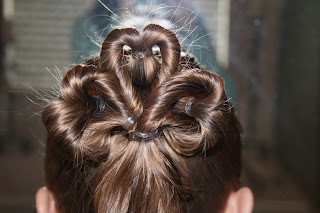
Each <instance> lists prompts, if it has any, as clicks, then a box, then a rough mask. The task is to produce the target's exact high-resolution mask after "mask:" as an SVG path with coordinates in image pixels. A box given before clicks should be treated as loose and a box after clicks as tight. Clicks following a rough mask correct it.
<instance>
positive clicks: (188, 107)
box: [184, 97, 194, 116]
mask: <svg viewBox="0 0 320 213" xmlns="http://www.w3.org/2000/svg"><path fill="white" fill-rule="evenodd" d="M193 101H194V97H191V98H189V99H188V101H187V102H186V105H185V106H184V111H185V113H186V115H188V116H192V115H191V107H192V104H193Z"/></svg>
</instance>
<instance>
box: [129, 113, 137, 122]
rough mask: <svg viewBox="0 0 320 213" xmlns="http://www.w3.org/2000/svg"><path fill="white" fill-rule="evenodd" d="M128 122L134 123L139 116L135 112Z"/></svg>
mask: <svg viewBox="0 0 320 213" xmlns="http://www.w3.org/2000/svg"><path fill="white" fill-rule="evenodd" d="M127 120H128V122H129V123H130V124H134V123H136V122H137V116H136V115H135V114H131V115H130V116H129V117H128V118H127Z"/></svg>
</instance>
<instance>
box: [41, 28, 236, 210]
mask: <svg viewBox="0 0 320 213" xmlns="http://www.w3.org/2000/svg"><path fill="white" fill-rule="evenodd" d="M155 46H156V47H157V48H159V49H160V55H159V54H158V55H156V54H155V53H154V51H153V48H154V47H155ZM86 64H87V65H77V66H75V67H73V68H72V69H70V70H69V71H68V72H67V73H66V75H65V76H64V78H63V80H62V82H61V97H60V99H59V100H56V101H54V102H52V103H51V104H49V105H48V106H47V107H46V108H45V110H44V111H43V113H42V121H43V123H44V125H45V126H46V128H47V132H48V139H47V150H46V159H45V172H46V183H47V185H48V187H49V188H50V189H51V190H52V191H53V193H54V195H55V196H56V200H57V206H58V208H59V209H60V210H61V211H62V212H98V213H102V212H185V211H197V210H201V212H204V211H207V210H208V211H212V210H215V211H217V212H218V211H220V210H221V209H222V208H223V205H224V203H223V199H224V198H225V197H226V196H227V194H228V192H230V190H231V189H234V188H235V187H237V184H238V178H239V173H240V135H239V134H240V129H239V125H238V122H237V119H236V118H235V116H234V112H233V109H232V107H231V105H230V103H229V102H228V99H227V97H226V95H225V90H224V82H223V80H222V79H221V77H219V76H218V75H217V74H214V73H209V72H207V71H205V70H203V69H201V68H200V66H199V65H198V64H196V63H194V62H192V63H188V62H187V61H186V60H180V44H179V41H178V39H177V37H176V36H175V34H174V33H173V32H171V31H169V30H167V29H164V28H163V27H161V26H158V25H155V24H150V25H147V26H146V27H145V28H144V29H142V30H141V31H139V30H137V29H133V28H125V29H115V30H113V31H111V32H110V33H109V35H108V36H107V37H106V39H105V41H104V42H103V45H102V49H101V53H100V56H99V57H98V58H95V59H90V60H87V61H86ZM204 168H206V170H207V171H206V172H204V170H205V169H204ZM204 184H205V185H207V186H208V187H205V188H203V185H204ZM203 194H206V196H207V198H205V197H204V196H203ZM218 194H219V196H217V195H218ZM212 198H214V202H210V201H209V200H210V199H212ZM204 202H207V203H206V204H203V206H202V207H199V206H201V203H204ZM193 206H197V209H195V208H193Z"/></svg>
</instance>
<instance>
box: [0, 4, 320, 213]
mask: <svg viewBox="0 0 320 213" xmlns="http://www.w3.org/2000/svg"><path fill="white" fill-rule="evenodd" d="M104 2H105V3H106V4H107V5H108V1H104ZM119 2H120V3H121V2H122V4H123V5H125V3H126V2H129V1H126V0H123V1H119ZM120 3H119V5H120V6H121V4H120ZM178 3H179V1H178ZM195 3H196V4H197V5H198V7H199V11H196V12H199V13H200V15H201V16H202V18H203V20H204V21H206V22H207V23H209V24H207V25H208V27H207V28H208V30H209V31H212V32H213V34H211V35H210V36H211V37H210V38H211V39H212V46H213V47H212V48H213V51H212V55H213V58H214V60H216V61H217V63H218V64H219V63H221V65H219V67H220V68H221V70H223V71H221V72H225V73H222V75H223V74H225V75H226V76H231V77H232V80H230V81H228V82H227V85H226V86H227V87H234V88H235V90H236V95H235V97H234V98H233V99H232V101H233V102H234V104H235V107H236V110H237V113H238V115H239V118H240V120H241V123H242V125H243V128H244V134H243V141H244V146H243V167H244V168H243V175H242V182H243V184H244V185H248V186H250V187H251V188H252V189H253V191H254V194H255V201H256V202H255V203H256V205H255V210H254V212H257V213H258V212H259V213H264V212H276V213H286V212H288V213H289V212H290V213H291V212H301V213H304V212H305V213H307V212H308V213H309V212H310V213H312V212H319V209H320V200H319V199H320V198H319V196H318V191H319V190H320V186H319V181H318V180H319V179H320V138H319V133H320V63H319V61H320V21H319V20H320V13H319V11H320V1H318V0H305V1H301V0H230V1H229V0H214V1H205V0H197V1H195ZM96 4H97V2H96V1H95V0H68V1H65V0H59V1H56V0H0V45H1V49H0V162H1V163H0V212H12V213H14V212H35V208H34V194H35V192H36V190H37V189H38V188H39V187H40V186H42V185H44V183H43V171H42V161H43V150H44V145H43V144H44V141H45V135H44V128H43V126H42V124H41V121H40V114H41V110H42V109H43V107H44V106H45V101H46V100H44V99H47V98H48V99H50V96H51V95H52V91H54V90H55V89H56V87H55V85H57V80H56V79H55V77H54V76H56V77H57V76H58V75H57V74H56V71H57V70H58V69H59V70H61V72H62V73H63V72H65V71H66V69H65V67H68V66H69V65H70V64H72V63H74V56H75V55H82V52H81V51H83V54H84V55H85V54H87V53H89V52H90V51H91V49H90V48H91V47H90V46H85V47H83V49H82V50H75V48H74V43H73V41H74V38H75V37H77V36H78V38H79V37H80V38H86V37H87V35H86V34H85V33H84V32H79V33H80V35H79V34H77V35H75V33H74V32H75V29H77V27H78V28H79V27H80V28H81V27H82V26H83V23H86V20H87V19H88V14H90V13H92V11H93V8H95V5H96ZM109 6H110V5H109ZM221 14H222V15H221ZM219 17H220V19H219ZM221 17H222V18H223V20H225V19H226V18H225V17H227V19H226V20H229V21H227V22H225V21H223V20H222V21H221ZM221 23H224V25H223V27H221ZM221 30H223V31H225V32H226V34H225V37H224V38H225V39H224V40H221V39H219V36H218V34H219V32H220V31H221ZM93 31H94V29H93ZM87 40H88V41H89V39H88V38H87ZM222 41H223V42H226V44H227V45H225V44H224V45H225V46H223V47H222V48H226V49H227V50H228V51H227V55H224V60H222V61H223V62H221V61H220V59H219V58H220V56H221V55H219V54H220V53H219V51H218V49H219V48H221V46H219V44H221V43H223V42H222ZM89 42H90V41H89ZM46 67H47V68H48V69H49V70H50V72H52V73H53V75H51V73H50V72H49V71H47V69H46ZM57 72H59V71H57ZM38 93H41V95H39V94H38Z"/></svg>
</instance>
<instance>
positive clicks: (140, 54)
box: [133, 51, 147, 59]
mask: <svg viewBox="0 0 320 213" xmlns="http://www.w3.org/2000/svg"><path fill="white" fill-rule="evenodd" d="M146 55H147V53H146V52H145V51H137V52H135V53H133V57H134V58H136V59H139V58H144V57H145V56H146Z"/></svg>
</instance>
